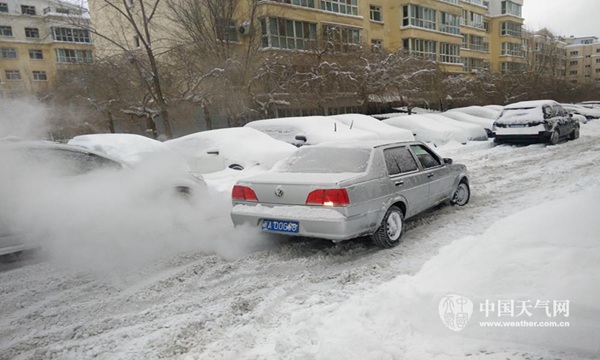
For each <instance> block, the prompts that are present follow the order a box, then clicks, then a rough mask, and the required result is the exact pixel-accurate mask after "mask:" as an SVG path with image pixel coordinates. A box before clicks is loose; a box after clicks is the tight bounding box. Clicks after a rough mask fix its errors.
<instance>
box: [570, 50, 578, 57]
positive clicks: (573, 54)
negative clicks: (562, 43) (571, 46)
mask: <svg viewBox="0 0 600 360" xmlns="http://www.w3.org/2000/svg"><path fill="white" fill-rule="evenodd" d="M578 55H579V51H571V56H578Z"/></svg>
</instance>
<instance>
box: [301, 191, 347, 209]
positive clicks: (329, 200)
mask: <svg viewBox="0 0 600 360" xmlns="http://www.w3.org/2000/svg"><path fill="white" fill-rule="evenodd" d="M349 204H350V199H349V198H348V192H347V191H346V189H319V190H314V191H311V193H310V194H308V197H307V198H306V205H321V206H346V205H349Z"/></svg>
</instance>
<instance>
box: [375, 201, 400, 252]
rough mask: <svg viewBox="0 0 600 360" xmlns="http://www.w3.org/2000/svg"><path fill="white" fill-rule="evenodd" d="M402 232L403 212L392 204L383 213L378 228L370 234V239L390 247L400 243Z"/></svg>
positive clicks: (376, 243) (382, 245)
mask: <svg viewBox="0 0 600 360" xmlns="http://www.w3.org/2000/svg"><path fill="white" fill-rule="evenodd" d="M403 232H404V214H403V213H402V210H400V208H398V207H397V206H395V205H394V206H391V207H390V208H389V209H388V211H387V212H386V213H385V216H384V217H383V221H382V222H381V225H380V226H379V229H377V231H376V232H375V233H374V234H373V235H371V241H373V243H374V244H375V245H377V246H381V247H384V248H391V247H394V246H396V245H398V244H399V243H400V238H401V237H402V233H403Z"/></svg>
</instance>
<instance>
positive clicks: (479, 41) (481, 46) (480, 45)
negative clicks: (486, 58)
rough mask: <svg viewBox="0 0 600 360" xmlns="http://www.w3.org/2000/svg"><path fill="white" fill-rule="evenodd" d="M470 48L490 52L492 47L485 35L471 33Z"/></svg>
mask: <svg viewBox="0 0 600 360" xmlns="http://www.w3.org/2000/svg"><path fill="white" fill-rule="evenodd" d="M469 39H470V41H469V49H471V50H475V51H483V52H488V51H489V48H490V44H488V43H487V42H485V39H484V38H483V36H477V35H470V36H469Z"/></svg>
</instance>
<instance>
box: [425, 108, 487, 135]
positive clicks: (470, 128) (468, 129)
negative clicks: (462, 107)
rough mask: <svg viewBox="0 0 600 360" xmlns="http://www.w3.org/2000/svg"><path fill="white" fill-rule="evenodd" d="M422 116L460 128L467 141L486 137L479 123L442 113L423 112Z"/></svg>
mask: <svg viewBox="0 0 600 360" xmlns="http://www.w3.org/2000/svg"><path fill="white" fill-rule="evenodd" d="M423 116H427V117H428V118H430V119H434V120H438V121H440V122H442V123H444V124H448V125H451V126H454V127H457V128H460V129H462V130H463V131H464V132H465V134H466V135H467V139H468V140H469V141H485V140H487V139H488V137H487V133H486V132H485V129H484V127H483V126H481V125H479V124H471V123H468V122H462V121H457V120H454V119H452V118H450V117H447V116H445V115H443V114H425V115H423Z"/></svg>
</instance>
